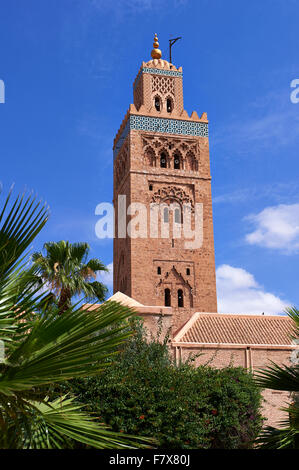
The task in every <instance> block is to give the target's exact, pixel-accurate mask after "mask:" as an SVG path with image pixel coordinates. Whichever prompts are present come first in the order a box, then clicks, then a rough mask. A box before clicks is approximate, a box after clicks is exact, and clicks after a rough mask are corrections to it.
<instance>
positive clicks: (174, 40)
mask: <svg viewBox="0 0 299 470" xmlns="http://www.w3.org/2000/svg"><path fill="white" fill-rule="evenodd" d="M179 39H182V36H179V37H178V38H173V39H169V62H170V64H172V60H171V48H172V46H173V45H174V43H175V42H177V41H178V40H179Z"/></svg>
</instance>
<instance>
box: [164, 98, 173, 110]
mask: <svg viewBox="0 0 299 470" xmlns="http://www.w3.org/2000/svg"><path fill="white" fill-rule="evenodd" d="M172 108H173V105H172V99H171V98H167V100H166V109H167V112H168V113H171V111H172Z"/></svg>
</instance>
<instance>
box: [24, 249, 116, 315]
mask: <svg viewBox="0 0 299 470" xmlns="http://www.w3.org/2000/svg"><path fill="white" fill-rule="evenodd" d="M44 250H45V255H43V254H42V253H41V252H36V253H33V255H32V261H33V272H35V274H36V276H37V280H39V281H41V282H42V283H44V282H46V283H47V284H48V286H49V289H50V290H51V291H52V292H53V293H54V295H55V296H56V297H57V299H58V312H59V314H62V313H63V312H65V311H66V310H67V309H68V308H69V307H70V305H71V298H72V297H73V296H74V295H81V294H84V297H86V298H88V299H89V300H93V299H97V300H99V301H103V300H104V299H105V295H106V292H107V288H106V287H105V286H104V285H103V284H102V283H100V282H98V281H96V280H95V279H96V277H97V273H98V272H100V271H107V268H106V267H105V266H104V265H103V263H101V261H100V260H99V259H97V258H93V259H90V260H89V261H87V259H88V254H89V250H90V247H89V245H88V243H70V242H68V241H64V240H62V241H60V242H57V243H56V242H49V243H45V244H44Z"/></svg>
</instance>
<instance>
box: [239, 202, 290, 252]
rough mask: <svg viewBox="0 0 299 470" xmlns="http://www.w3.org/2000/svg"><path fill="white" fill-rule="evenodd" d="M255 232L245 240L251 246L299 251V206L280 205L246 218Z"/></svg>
mask: <svg viewBox="0 0 299 470" xmlns="http://www.w3.org/2000/svg"><path fill="white" fill-rule="evenodd" d="M246 220H248V221H249V222H251V223H252V224H254V226H255V230H254V231H253V232H251V233H248V234H247V235H246V237H245V240H246V242H247V243H249V244H250V245H259V246H263V247H266V248H273V249H279V250H283V251H284V252H286V253H296V252H298V251H299V204H289V205H287V204H280V205H278V206H272V207H266V208H265V209H264V210H262V211H261V212H259V213H258V214H253V215H250V216H248V217H246Z"/></svg>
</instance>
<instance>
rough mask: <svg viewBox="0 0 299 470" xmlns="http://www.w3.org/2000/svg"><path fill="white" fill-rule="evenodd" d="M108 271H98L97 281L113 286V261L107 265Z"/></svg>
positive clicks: (109, 286)
mask: <svg viewBox="0 0 299 470" xmlns="http://www.w3.org/2000/svg"><path fill="white" fill-rule="evenodd" d="M107 268H108V270H109V271H108V273H105V272H99V274H98V281H100V282H102V283H103V284H105V286H107V287H108V288H111V287H112V286H113V263H109V264H108V265H107Z"/></svg>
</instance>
